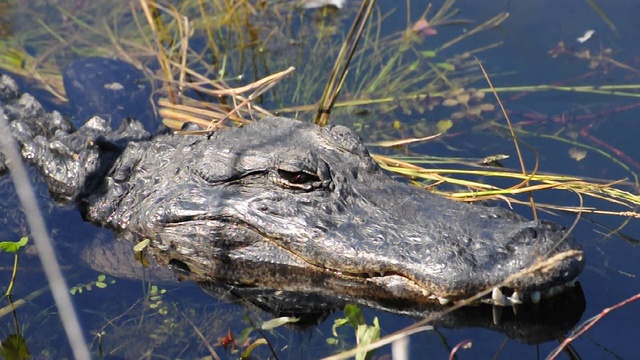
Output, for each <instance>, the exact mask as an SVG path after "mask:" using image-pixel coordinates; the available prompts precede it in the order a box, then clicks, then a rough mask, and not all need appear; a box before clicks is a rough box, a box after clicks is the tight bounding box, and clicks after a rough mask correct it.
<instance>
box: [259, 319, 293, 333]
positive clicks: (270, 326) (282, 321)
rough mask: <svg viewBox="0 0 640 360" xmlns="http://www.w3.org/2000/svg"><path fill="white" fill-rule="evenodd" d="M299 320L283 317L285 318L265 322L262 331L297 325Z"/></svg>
mask: <svg viewBox="0 0 640 360" xmlns="http://www.w3.org/2000/svg"><path fill="white" fill-rule="evenodd" d="M299 320H300V318H297V317H292V316H283V317H279V318H275V319H271V320H269V321H265V322H263V323H262V330H271V329H275V328H277V327H279V326H282V325H285V324H290V323H296V322H298V321H299Z"/></svg>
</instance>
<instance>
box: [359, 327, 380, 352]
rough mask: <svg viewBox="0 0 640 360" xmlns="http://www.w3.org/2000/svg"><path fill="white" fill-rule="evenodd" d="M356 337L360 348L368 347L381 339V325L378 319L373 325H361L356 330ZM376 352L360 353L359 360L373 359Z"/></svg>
mask: <svg viewBox="0 0 640 360" xmlns="http://www.w3.org/2000/svg"><path fill="white" fill-rule="evenodd" d="M356 337H357V338H358V344H359V346H367V345H369V344H371V343H372V342H374V341H377V340H378V339H380V323H379V322H378V318H377V317H375V318H374V319H373V325H360V326H358V330H356ZM373 355H374V351H369V352H366V353H365V352H360V353H358V354H357V355H356V359H357V360H365V359H370V358H371V357H373Z"/></svg>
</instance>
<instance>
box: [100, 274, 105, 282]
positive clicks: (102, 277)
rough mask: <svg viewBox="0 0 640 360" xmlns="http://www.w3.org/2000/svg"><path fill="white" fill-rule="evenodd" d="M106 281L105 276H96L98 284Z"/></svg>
mask: <svg viewBox="0 0 640 360" xmlns="http://www.w3.org/2000/svg"><path fill="white" fill-rule="evenodd" d="M106 279H107V275H105V274H100V275H98V281H99V282H104V281H105V280H106Z"/></svg>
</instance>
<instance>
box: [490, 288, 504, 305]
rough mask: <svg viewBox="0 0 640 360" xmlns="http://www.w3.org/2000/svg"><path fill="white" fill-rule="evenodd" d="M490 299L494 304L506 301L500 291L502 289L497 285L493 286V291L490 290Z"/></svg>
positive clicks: (502, 303)
mask: <svg viewBox="0 0 640 360" xmlns="http://www.w3.org/2000/svg"><path fill="white" fill-rule="evenodd" d="M491 300H493V303H494V304H501V305H504V304H505V303H506V301H507V297H506V296H504V294H503V293H502V291H500V289H498V288H497V287H494V288H493V291H492V292H491Z"/></svg>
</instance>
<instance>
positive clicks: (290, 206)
mask: <svg viewBox="0 0 640 360" xmlns="http://www.w3.org/2000/svg"><path fill="white" fill-rule="evenodd" d="M0 102H1V105H0V115H1V116H6V117H7V119H8V120H9V122H10V132H11V134H12V135H13V137H14V139H15V140H16V141H17V142H18V144H19V146H20V148H21V151H22V155H23V157H24V158H25V159H26V160H27V161H28V162H30V163H32V164H33V165H34V167H35V168H37V169H39V171H40V172H41V174H42V175H43V178H44V180H45V181H46V183H47V185H48V187H49V191H50V193H51V195H52V197H53V198H54V199H55V200H56V201H57V202H60V203H70V204H74V205H76V206H77V207H78V208H79V210H80V211H81V213H82V216H83V218H84V219H85V220H86V221H89V222H91V223H93V224H95V225H98V226H102V227H107V228H109V229H111V230H112V231H113V232H114V234H116V236H117V237H118V238H122V239H128V240H133V241H140V240H143V239H148V240H149V241H150V248H151V249H152V250H153V254H154V256H155V257H156V258H157V259H158V260H159V261H160V262H161V263H162V264H165V265H169V266H173V267H174V268H176V269H179V270H180V271H182V272H185V273H189V274H191V276H192V278H194V279H195V280H196V281H223V282H226V283H228V284H233V285H235V286H244V287H260V286H269V284H270V283H273V284H278V286H281V287H282V286H286V285H283V284H286V279H293V278H296V283H297V284H300V283H304V284H306V286H310V287H317V288H323V289H324V291H335V292H340V293H344V294H351V295H358V294H359V295H362V294H363V293H366V296H367V297H368V298H372V299H389V300H406V301H412V302H418V303H420V302H433V303H436V304H437V303H440V304H441V305H446V304H449V303H454V302H457V301H459V300H461V299H466V298H468V297H471V296H473V295H475V294H477V293H479V292H483V291H487V290H489V293H490V295H488V296H486V297H485V298H483V299H482V300H481V301H484V302H487V303H491V304H494V305H512V304H520V303H524V302H533V303H537V302H539V301H541V299H542V298H546V297H552V296H554V295H557V294H558V293H559V292H562V291H563V290H564V289H565V288H566V287H571V286H574V285H575V281H576V279H577V277H578V275H579V274H580V272H581V271H582V269H583V267H584V254H583V252H582V250H581V247H580V245H579V244H578V242H577V241H576V239H574V238H573V237H572V236H571V235H570V234H568V232H567V231H566V229H565V227H563V226H561V225H558V224H556V223H554V222H551V221H547V220H534V221H531V220H527V219H526V218H524V217H522V216H520V215H518V214H516V213H515V212H513V211H511V210H508V209H505V208H503V207H499V206H496V207H490V206H483V205H473V204H467V203H461V202H456V201H453V200H450V199H446V198H444V197H441V196H438V195H434V194H432V193H430V192H428V191H425V190H423V189H419V188H417V187H413V186H411V185H409V184H407V183H405V182H402V181H397V180H395V179H393V178H392V177H391V176H390V175H389V174H388V173H386V172H385V171H384V170H382V169H381V168H380V167H379V166H378V165H377V164H376V163H375V162H374V161H373V160H372V158H371V156H370V154H369V152H368V151H367V149H366V148H365V146H364V144H363V142H362V141H361V139H360V138H359V137H358V136H357V135H356V134H355V132H353V131H352V130H350V129H349V128H347V127H344V126H326V127H323V128H321V127H319V126H316V125H314V124H311V123H306V122H302V121H298V120H294V119H288V118H282V117H267V118H264V119H261V120H259V121H255V122H253V123H251V124H250V125H247V126H243V127H236V128H228V129H224V130H219V131H216V132H214V133H211V134H208V135H178V134H175V133H173V132H171V131H169V130H168V129H165V130H161V131H159V132H158V133H156V134H155V135H151V134H150V133H149V132H147V131H146V130H145V129H144V127H143V126H142V125H141V123H140V122H138V121H137V120H134V119H126V120H125V121H123V122H122V124H121V125H120V126H119V127H118V128H116V129H115V130H114V129H112V128H111V127H110V126H109V125H108V124H107V123H106V122H105V121H104V120H103V119H101V118H99V117H94V118H92V119H90V120H88V121H87V122H86V123H85V124H84V125H82V126H80V127H79V128H77V129H76V128H75V127H74V126H73V124H72V123H71V122H70V121H68V120H67V119H66V118H64V117H63V116H61V115H60V114H59V113H57V112H56V111H53V112H47V111H45V110H44V109H43V108H42V106H41V105H40V104H39V102H38V101H37V100H35V99H34V98H33V97H32V96H31V95H29V94H26V93H24V94H23V93H21V92H20V91H19V89H18V87H17V85H16V83H15V82H14V81H13V80H12V79H11V78H10V77H8V76H4V75H3V76H2V78H1V79H0ZM195 127H196V125H194V124H185V126H184V129H183V130H185V132H187V131H188V130H191V129H194V128H195ZM2 170H6V164H5V163H4V160H3V159H2V158H0V171H2ZM274 279H277V281H275V280H274ZM327 284H332V285H331V286H327ZM323 286H324V287H323ZM281 290H286V289H284V288H283V289H281Z"/></svg>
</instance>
